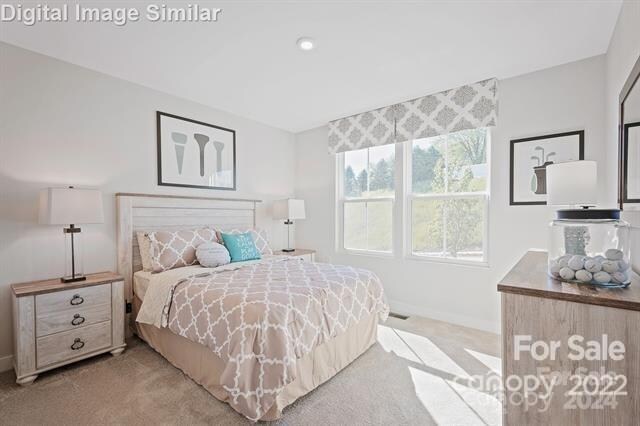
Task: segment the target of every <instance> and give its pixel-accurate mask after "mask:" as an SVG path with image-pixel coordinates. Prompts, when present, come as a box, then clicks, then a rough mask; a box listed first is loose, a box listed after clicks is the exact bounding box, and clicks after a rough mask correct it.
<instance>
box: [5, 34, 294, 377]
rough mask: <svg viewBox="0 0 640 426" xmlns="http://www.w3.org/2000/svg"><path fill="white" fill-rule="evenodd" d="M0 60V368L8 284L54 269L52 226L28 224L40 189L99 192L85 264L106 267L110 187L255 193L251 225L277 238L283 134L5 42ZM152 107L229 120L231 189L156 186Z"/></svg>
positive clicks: (288, 144) (284, 190) (286, 156)
mask: <svg viewBox="0 0 640 426" xmlns="http://www.w3.org/2000/svg"><path fill="white" fill-rule="evenodd" d="M0 67H1V68H0V148H1V150H0V371H1V370H2V369H3V367H4V368H6V367H8V366H9V365H10V364H9V361H10V359H9V358H8V357H7V355H9V354H11V353H12V343H11V305H10V288H9V284H10V283H15V282H22V281H29V280H34V279H45V278H53V277H57V276H61V275H63V272H64V250H63V235H62V228H60V227H56V226H53V227H49V226H41V225H38V224H37V196H38V190H39V189H40V188H44V187H47V186H50V185H68V184H74V185H78V186H91V187H99V188H100V189H101V190H102V191H103V193H104V202H105V223H104V225H85V226H82V228H83V233H84V234H85V239H84V247H85V250H86V254H85V272H96V271H101V270H115V268H116V246H115V220H116V219H115V198H114V193H116V192H140V193H160V194H179V195H197V196H214V197H236V198H257V199H262V200H265V201H266V202H265V203H262V205H261V206H260V207H259V212H258V213H259V214H258V225H259V226H261V227H264V228H266V229H267V230H268V231H270V235H271V236H272V240H273V243H274V245H275V246H276V247H281V246H282V237H283V236H284V233H283V229H282V228H283V227H282V226H281V225H280V224H279V222H274V221H273V220H271V218H270V215H269V212H268V210H269V204H270V203H269V202H268V201H270V200H273V199H277V198H284V197H288V196H291V195H293V192H294V187H293V178H294V166H293V163H294V146H293V144H294V137H293V135H292V134H291V133H288V132H285V131H282V130H278V129H275V128H272V127H268V126H265V125H262V124H260V123H256V122H254V121H250V120H247V119H243V118H241V117H238V116H234V115H232V114H229V113H226V112H223V111H219V110H215V109H211V108H208V107H205V106H203V105H199V104H196V103H193V102H190V101H186V100H183V99H180V98H176V97H173V96H170V95H167V94H164V93H161V92H157V91H154V90H151V89H147V88H145V87H142V86H138V85H136V84H132V83H128V82H126V81H123V80H119V79H116V78H113V77H109V76H106V75H104V74H100V73H97V72H93V71H90V70H87V69H84V68H80V67H77V66H75V65H71V64H68V63H65V62H61V61H58V60H55V59H52V58H49V57H46V56H42V55H39V54H35V53H32V52H29V51H26V50H23V49H20V48H17V47H14V46H11V45H8V44H3V43H0ZM158 72H162V70H158ZM176 78H180V76H176ZM156 110H160V111H165V112H169V113H174V114H177V115H181V116H185V117H189V118H193V119H196V120H201V121H204V122H208V123H213V124H217V125H221V126H223V127H228V128H232V129H235V130H236V132H237V133H236V136H237V142H236V143H237V167H238V170H237V172H238V190H237V191H235V192H233V191H212V190H203V189H190V190H189V189H181V188H170V187H158V186H157V185H156V181H157V172H156V117H155V113H156Z"/></svg>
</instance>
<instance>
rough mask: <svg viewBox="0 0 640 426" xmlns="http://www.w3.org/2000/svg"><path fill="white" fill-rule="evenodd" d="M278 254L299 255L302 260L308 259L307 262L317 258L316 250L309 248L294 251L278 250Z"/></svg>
mask: <svg viewBox="0 0 640 426" xmlns="http://www.w3.org/2000/svg"><path fill="white" fill-rule="evenodd" d="M276 254H278V255H285V256H291V257H298V258H300V259H302V260H306V261H307V262H315V260H316V259H315V258H316V251H315V250H309V249H295V250H294V251H282V250H280V251H277V252H276Z"/></svg>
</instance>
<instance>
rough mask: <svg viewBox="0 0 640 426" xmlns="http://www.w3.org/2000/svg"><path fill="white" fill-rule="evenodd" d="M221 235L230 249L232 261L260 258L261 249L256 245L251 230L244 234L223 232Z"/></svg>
mask: <svg viewBox="0 0 640 426" xmlns="http://www.w3.org/2000/svg"><path fill="white" fill-rule="evenodd" d="M221 235H222V241H223V242H224V246H225V247H226V248H227V250H229V255H230V256H231V263H233V262H244V261H245V260H254V259H260V257H261V256H260V250H258V248H257V247H256V243H255V242H254V241H253V237H251V232H246V233H244V234H225V233H221Z"/></svg>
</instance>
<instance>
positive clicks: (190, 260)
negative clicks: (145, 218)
mask: <svg viewBox="0 0 640 426" xmlns="http://www.w3.org/2000/svg"><path fill="white" fill-rule="evenodd" d="M149 239H150V240H151V268H152V272H154V273H155V272H163V271H168V270H169V269H174V268H181V267H183V266H190V265H195V264H197V263H198V258H197V257H196V247H198V246H199V245H200V244H202V243H207V242H211V241H213V242H217V238H216V234H215V231H214V230H213V229H210V228H202V229H192V230H183V231H156V232H151V233H149Z"/></svg>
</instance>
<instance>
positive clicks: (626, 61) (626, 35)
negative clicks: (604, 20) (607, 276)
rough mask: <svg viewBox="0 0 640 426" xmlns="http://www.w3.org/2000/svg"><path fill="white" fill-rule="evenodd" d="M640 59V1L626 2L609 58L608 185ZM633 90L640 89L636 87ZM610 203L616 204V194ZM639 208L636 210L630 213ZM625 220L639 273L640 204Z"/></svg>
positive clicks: (613, 181) (613, 178)
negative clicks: (625, 99) (625, 89)
mask: <svg viewBox="0 0 640 426" xmlns="http://www.w3.org/2000/svg"><path fill="white" fill-rule="evenodd" d="M639 57H640V2H637V1H634V2H628V1H627V2H624V3H623V4H622V9H621V10H620V16H619V17H618V22H617V24H616V27H615V29H614V31H613V36H612V37H611V43H610V44H609V49H608V50H607V56H606V98H605V110H606V113H605V118H606V129H607V132H606V135H605V141H606V144H607V149H606V152H607V184H608V185H609V186H610V187H611V188H617V187H618V122H619V114H618V99H619V96H620V91H621V90H622V86H623V85H624V83H625V82H626V81H627V78H628V77H629V73H630V72H631V69H632V68H633V65H634V64H635V63H636V61H637V60H638V58H639ZM634 90H640V88H638V87H636V88H635V89H634ZM610 201H611V202H614V203H615V202H616V197H615V195H613V196H612V198H611V200H610ZM630 209H636V210H630ZM623 218H624V219H625V220H627V221H629V222H630V223H631V225H632V226H634V228H633V229H632V231H631V237H632V246H631V256H632V260H633V265H634V269H635V270H636V271H640V205H639V204H635V205H629V206H625V211H624V212H623Z"/></svg>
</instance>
